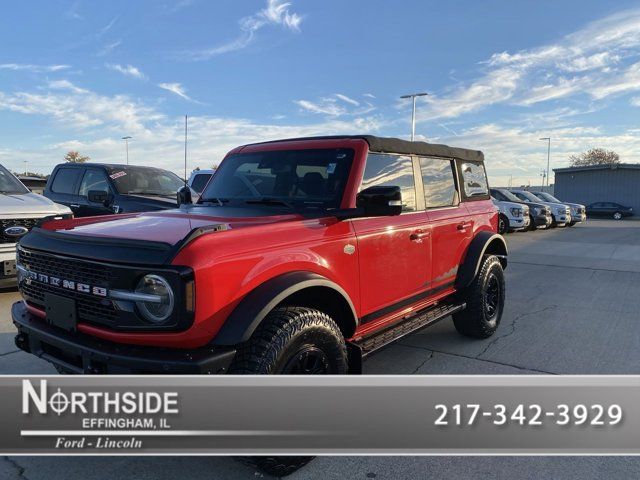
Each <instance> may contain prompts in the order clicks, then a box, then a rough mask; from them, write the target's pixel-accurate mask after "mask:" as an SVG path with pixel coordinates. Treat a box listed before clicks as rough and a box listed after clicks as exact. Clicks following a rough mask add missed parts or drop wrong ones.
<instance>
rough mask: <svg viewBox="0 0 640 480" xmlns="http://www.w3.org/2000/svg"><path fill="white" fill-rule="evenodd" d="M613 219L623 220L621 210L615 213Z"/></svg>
mask: <svg viewBox="0 0 640 480" xmlns="http://www.w3.org/2000/svg"><path fill="white" fill-rule="evenodd" d="M613 219H614V220H622V213H620V212H616V213H614V214H613Z"/></svg>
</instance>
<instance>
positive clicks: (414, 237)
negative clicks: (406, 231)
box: [409, 230, 431, 242]
mask: <svg viewBox="0 0 640 480" xmlns="http://www.w3.org/2000/svg"><path fill="white" fill-rule="evenodd" d="M429 236H431V232H430V231H429V230H416V231H415V232H413V233H412V234H411V235H409V240H411V241H412V242H421V241H422V239H423V238H428V237H429Z"/></svg>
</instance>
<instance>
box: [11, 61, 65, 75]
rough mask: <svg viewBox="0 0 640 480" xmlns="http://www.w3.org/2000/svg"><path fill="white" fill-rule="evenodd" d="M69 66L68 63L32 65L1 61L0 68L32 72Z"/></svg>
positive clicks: (43, 71)
mask: <svg viewBox="0 0 640 480" xmlns="http://www.w3.org/2000/svg"><path fill="white" fill-rule="evenodd" d="M67 68H70V67H69V65H33V64H29V63H3V64H0V70H14V71H20V70H24V71H28V72H33V73H47V72H59V71H60V70H66V69H67Z"/></svg>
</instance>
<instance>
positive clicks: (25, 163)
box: [24, 160, 29, 177]
mask: <svg viewBox="0 0 640 480" xmlns="http://www.w3.org/2000/svg"><path fill="white" fill-rule="evenodd" d="M27 162H28V160H25V161H24V176H25V177H26V176H27V172H28V171H29V168H27Z"/></svg>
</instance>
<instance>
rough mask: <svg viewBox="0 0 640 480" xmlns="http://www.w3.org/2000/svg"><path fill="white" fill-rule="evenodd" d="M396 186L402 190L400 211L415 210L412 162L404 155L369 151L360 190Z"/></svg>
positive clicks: (414, 184)
mask: <svg viewBox="0 0 640 480" xmlns="http://www.w3.org/2000/svg"><path fill="white" fill-rule="evenodd" d="M384 186H396V187H400V190H401V192H402V211H403V212H413V211H415V210H416V182H415V178H413V162H412V160H411V157H409V156H406V155H390V154H386V153H369V155H368V156H367V165H366V167H365V169H364V176H363V178H362V190H364V189H365V188H369V187H384Z"/></svg>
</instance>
